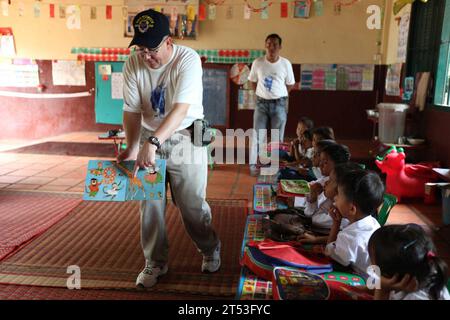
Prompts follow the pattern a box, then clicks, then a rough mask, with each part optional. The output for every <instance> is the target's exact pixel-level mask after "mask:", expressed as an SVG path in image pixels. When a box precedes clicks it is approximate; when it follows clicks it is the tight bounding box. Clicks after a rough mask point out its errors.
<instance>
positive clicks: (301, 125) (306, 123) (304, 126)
mask: <svg viewBox="0 0 450 320" xmlns="http://www.w3.org/2000/svg"><path fill="white" fill-rule="evenodd" d="M313 127H314V123H313V121H312V120H311V119H309V118H307V117H301V118H300V119H299V120H298V123H297V130H296V131H295V132H296V134H297V138H296V139H294V140H292V142H291V149H290V153H289V154H290V156H291V158H290V160H291V161H290V162H292V161H300V159H301V158H302V157H303V156H304V155H305V154H304V152H305V150H304V149H303V147H302V145H301V141H302V138H303V134H304V132H305V131H310V130H312V129H313ZM286 160H288V159H286Z"/></svg>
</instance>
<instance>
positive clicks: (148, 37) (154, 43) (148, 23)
mask: <svg viewBox="0 0 450 320" xmlns="http://www.w3.org/2000/svg"><path fill="white" fill-rule="evenodd" d="M133 28H134V37H133V40H131V43H130V45H129V46H128V47H131V46H133V45H138V46H143V47H146V48H149V49H154V48H156V47H158V45H159V44H160V43H161V42H162V40H163V39H164V37H165V36H168V35H170V29H169V19H168V18H167V17H166V16H165V15H164V14H162V13H160V12H158V11H155V10H152V9H149V10H145V11H142V12H139V13H138V14H137V15H136V16H135V17H134V19H133Z"/></svg>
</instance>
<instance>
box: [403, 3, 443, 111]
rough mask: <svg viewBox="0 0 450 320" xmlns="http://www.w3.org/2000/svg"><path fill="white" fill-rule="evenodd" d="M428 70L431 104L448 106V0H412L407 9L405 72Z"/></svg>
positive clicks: (414, 72) (410, 73)
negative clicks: (408, 16) (432, 80)
mask: <svg viewBox="0 0 450 320" xmlns="http://www.w3.org/2000/svg"><path fill="white" fill-rule="evenodd" d="M418 72H431V74H432V77H433V78H434V79H436V82H435V87H434V93H435V94H434V104H435V105H440V106H450V87H449V86H450V0H433V1H428V2H426V3H424V2H422V1H415V2H414V4H413V7H412V12H411V27H410V35H409V41H408V59H407V75H408V76H413V77H414V76H415V75H416V73H418Z"/></svg>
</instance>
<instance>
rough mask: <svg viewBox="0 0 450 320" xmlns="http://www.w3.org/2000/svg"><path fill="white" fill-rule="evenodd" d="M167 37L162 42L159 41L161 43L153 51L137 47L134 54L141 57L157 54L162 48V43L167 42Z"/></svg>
mask: <svg viewBox="0 0 450 320" xmlns="http://www.w3.org/2000/svg"><path fill="white" fill-rule="evenodd" d="M167 38H168V37H164V38H163V40H162V41H161V43H160V44H159V46H157V47H156V48H154V49H149V48H146V47H139V46H136V52H137V53H138V54H139V55H141V56H146V55H151V56H154V55H156V54H158V52H159V49H160V48H161V47H162V45H163V44H164V42H165V41H166V40H167Z"/></svg>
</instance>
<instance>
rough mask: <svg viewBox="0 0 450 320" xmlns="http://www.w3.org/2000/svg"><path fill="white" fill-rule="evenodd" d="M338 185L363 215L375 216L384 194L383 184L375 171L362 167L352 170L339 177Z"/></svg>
mask: <svg viewBox="0 0 450 320" xmlns="http://www.w3.org/2000/svg"><path fill="white" fill-rule="evenodd" d="M338 186H341V188H342V189H343V192H344V195H345V197H346V198H347V200H348V201H351V202H353V203H354V204H355V206H356V208H357V209H358V210H359V211H360V212H361V213H362V214H363V215H364V216H369V215H372V216H373V217H374V218H377V209H378V207H379V206H380V205H381V203H382V202H383V195H384V185H383V182H382V181H381V179H380V176H379V175H378V174H377V173H375V172H373V171H370V170H364V169H361V170H352V171H349V172H346V173H345V174H344V175H343V176H342V177H340V179H339V181H338Z"/></svg>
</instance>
